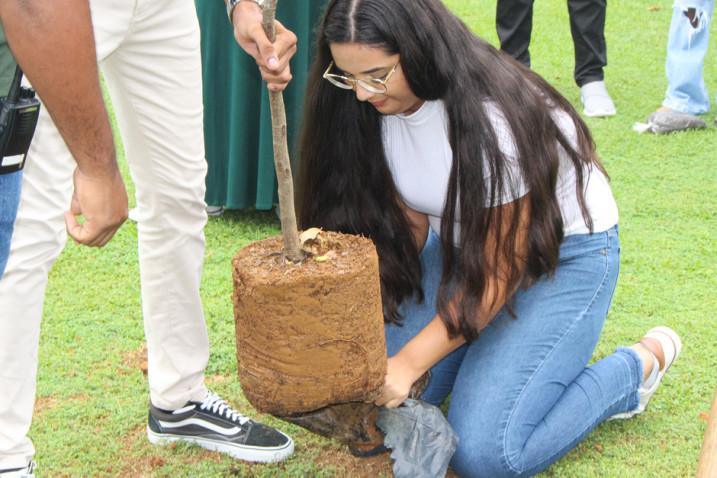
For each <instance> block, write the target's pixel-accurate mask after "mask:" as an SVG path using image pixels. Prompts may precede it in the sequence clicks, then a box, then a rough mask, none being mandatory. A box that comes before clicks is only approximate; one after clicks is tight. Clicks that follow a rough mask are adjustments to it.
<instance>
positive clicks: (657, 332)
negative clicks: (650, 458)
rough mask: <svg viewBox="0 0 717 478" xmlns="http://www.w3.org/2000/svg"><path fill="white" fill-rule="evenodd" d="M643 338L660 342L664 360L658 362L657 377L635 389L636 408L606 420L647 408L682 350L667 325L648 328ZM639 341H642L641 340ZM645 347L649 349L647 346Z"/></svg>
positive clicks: (623, 417)
mask: <svg viewBox="0 0 717 478" xmlns="http://www.w3.org/2000/svg"><path fill="white" fill-rule="evenodd" d="M645 338H649V339H654V340H656V341H658V342H659V343H660V346H661V347H662V353H663V355H664V357H665V361H664V363H661V364H659V366H660V371H659V372H658V374H657V378H656V379H655V382H654V383H653V384H652V386H651V387H649V388H644V387H643V386H642V385H641V386H640V388H639V389H638V390H637V392H638V394H639V395H640V403H639V404H638V405H637V408H635V409H634V410H630V411H629V412H624V413H617V414H615V415H613V416H611V417H610V418H608V420H626V419H628V418H632V417H634V416H635V415H638V414H640V413H642V412H644V411H645V408H647V403H648V402H649V401H650V399H651V398H652V395H654V393H655V391H656V390H657V387H659V386H660V382H662V377H664V376H665V374H666V373H667V371H668V370H669V369H670V367H671V366H672V364H673V363H675V360H677V357H679V355H680V351H681V350H682V341H681V340H680V336H679V335H677V333H676V332H675V331H674V330H672V329H671V328H669V327H665V326H660V327H655V328H654V329H650V330H649V331H648V332H647V333H646V334H645V336H644V337H643V340H644V339H645ZM640 342H642V340H641V341H640ZM645 348H647V347H645ZM647 349H648V350H650V349H649V348H647ZM656 358H657V357H656ZM658 360H659V359H658Z"/></svg>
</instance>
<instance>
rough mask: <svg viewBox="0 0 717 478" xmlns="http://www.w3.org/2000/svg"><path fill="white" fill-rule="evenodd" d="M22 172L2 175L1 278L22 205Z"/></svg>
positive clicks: (0, 184)
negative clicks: (18, 207)
mask: <svg viewBox="0 0 717 478" xmlns="http://www.w3.org/2000/svg"><path fill="white" fill-rule="evenodd" d="M21 185H22V171H17V172H15V173H10V174H0V278H1V277H2V275H3V272H5V265H6V264H7V257H8V256H9V255H10V239H11V238H12V229H13V226H14V225H15V216H16V215H17V206H18V205H19V204H20V188H21Z"/></svg>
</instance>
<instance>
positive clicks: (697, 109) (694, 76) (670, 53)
mask: <svg viewBox="0 0 717 478" xmlns="http://www.w3.org/2000/svg"><path fill="white" fill-rule="evenodd" d="M713 7H714V0H677V1H675V4H674V7H673V12H672V21H671V23H670V33H669V37H668V39H667V60H666V62H665V73H666V74H667V84H668V86H667V92H666V93H665V100H664V101H663V103H662V104H663V105H664V106H667V107H669V108H672V109H674V110H677V111H681V112H683V113H689V114H693V115H698V114H702V113H706V112H707V111H709V109H710V99H709V95H708V93H707V89H706V88H705V82H704V78H703V75H702V70H703V65H704V60H705V54H706V53H707V46H708V44H709V26H710V19H711V17H712V10H713ZM689 8H694V9H695V17H694V19H693V21H692V22H690V20H689V18H688V17H687V16H686V15H685V12H687V10H688V9H689Z"/></svg>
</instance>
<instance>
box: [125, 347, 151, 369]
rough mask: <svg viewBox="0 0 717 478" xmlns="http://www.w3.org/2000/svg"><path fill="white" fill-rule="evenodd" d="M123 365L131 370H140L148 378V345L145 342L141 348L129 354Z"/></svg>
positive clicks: (126, 355)
mask: <svg viewBox="0 0 717 478" xmlns="http://www.w3.org/2000/svg"><path fill="white" fill-rule="evenodd" d="M122 363H123V364H124V365H125V366H126V367H127V368H129V369H131V370H137V369H139V370H140V371H141V372H142V374H143V375H145V376H146V375H147V344H146V343H144V342H143V343H142V346H141V347H140V348H138V349H135V350H131V351H129V352H127V353H126V354H125V355H124V358H123V359H122Z"/></svg>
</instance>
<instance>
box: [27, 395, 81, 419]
mask: <svg viewBox="0 0 717 478" xmlns="http://www.w3.org/2000/svg"><path fill="white" fill-rule="evenodd" d="M88 399H89V396H87V395H85V394H80V395H75V396H73V397H70V398H68V399H64V400H61V399H59V398H55V397H53V396H48V397H37V398H36V399H35V409H34V412H33V415H34V416H36V417H37V416H39V415H41V414H43V413H47V412H49V411H51V410H53V409H54V408H55V407H57V406H60V405H61V404H62V403H63V402H64V403H67V402H85V401H87V400H88Z"/></svg>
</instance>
